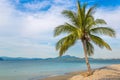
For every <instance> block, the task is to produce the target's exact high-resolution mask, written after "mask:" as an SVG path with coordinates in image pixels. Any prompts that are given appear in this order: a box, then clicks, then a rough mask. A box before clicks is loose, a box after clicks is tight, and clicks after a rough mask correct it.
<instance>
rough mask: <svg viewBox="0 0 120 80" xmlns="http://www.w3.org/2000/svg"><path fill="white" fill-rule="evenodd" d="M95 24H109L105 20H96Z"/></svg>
mask: <svg viewBox="0 0 120 80" xmlns="http://www.w3.org/2000/svg"><path fill="white" fill-rule="evenodd" d="M95 23H96V25H97V24H107V23H106V22H105V20H103V19H96V20H95Z"/></svg>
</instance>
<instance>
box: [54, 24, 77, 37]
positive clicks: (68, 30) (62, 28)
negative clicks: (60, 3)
mask: <svg viewBox="0 0 120 80" xmlns="http://www.w3.org/2000/svg"><path fill="white" fill-rule="evenodd" d="M75 30H76V28H75V27H74V26H72V25H70V24H69V23H65V24H64V25H60V26H58V27H56V28H55V30H54V36H58V35H60V34H61V33H71V32H74V31H75Z"/></svg>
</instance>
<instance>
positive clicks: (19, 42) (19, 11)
mask: <svg viewBox="0 0 120 80" xmlns="http://www.w3.org/2000/svg"><path fill="white" fill-rule="evenodd" d="M81 2H82V3H83V2H87V3H88V4H89V6H91V5H93V4H97V5H98V8H97V9H96V13H95V15H94V16H95V18H103V19H105V20H106V22H107V23H108V25H107V26H110V27H112V28H114V29H115V30H116V32H117V35H116V38H113V39H112V38H109V37H106V36H102V37H103V39H104V40H106V41H107V42H108V43H109V44H110V45H111V47H112V51H108V50H106V49H99V48H98V47H96V46H95V55H94V56H92V57H93V58H120V50H119V48H120V42H119V41H120V0H81ZM75 8H76V0H0V56H9V57H41V58H47V57H57V56H58V52H57V51H56V50H55V43H56V42H57V40H58V39H60V38H61V36H60V37H57V38H54V37H53V30H54V28H55V27H56V26H58V25H60V24H63V23H65V22H66V21H68V20H67V19H66V18H65V17H64V16H63V15H61V12H62V11H63V10H65V9H70V10H75ZM66 54H67V55H72V56H78V57H83V56H84V55H83V49H82V46H81V43H80V42H78V43H77V44H76V45H75V46H73V47H71V48H70V49H69V50H68V51H67V52H66Z"/></svg>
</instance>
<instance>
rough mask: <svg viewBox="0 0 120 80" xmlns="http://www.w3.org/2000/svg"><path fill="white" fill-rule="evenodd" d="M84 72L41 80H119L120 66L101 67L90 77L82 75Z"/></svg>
mask: <svg viewBox="0 0 120 80" xmlns="http://www.w3.org/2000/svg"><path fill="white" fill-rule="evenodd" d="M84 73H85V71H80V72H72V73H68V74H65V75H61V76H55V77H48V78H45V79H42V80H120V64H116V65H110V66H106V67H102V68H99V69H96V70H94V71H93V74H92V75H91V76H88V77H86V76H85V75H83V74H84Z"/></svg>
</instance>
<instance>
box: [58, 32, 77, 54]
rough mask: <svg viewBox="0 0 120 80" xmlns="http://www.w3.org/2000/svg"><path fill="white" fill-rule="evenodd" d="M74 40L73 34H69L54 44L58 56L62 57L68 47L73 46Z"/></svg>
mask: <svg viewBox="0 0 120 80" xmlns="http://www.w3.org/2000/svg"><path fill="white" fill-rule="evenodd" d="M76 40H77V38H76V35H74V34H70V35H68V36H66V37H64V38H62V39H61V40H59V41H58V42H57V44H56V50H59V55H60V56H62V55H63V54H64V53H65V51H66V50H67V49H68V48H69V47H71V46H72V45H74V44H75V42H76Z"/></svg>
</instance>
